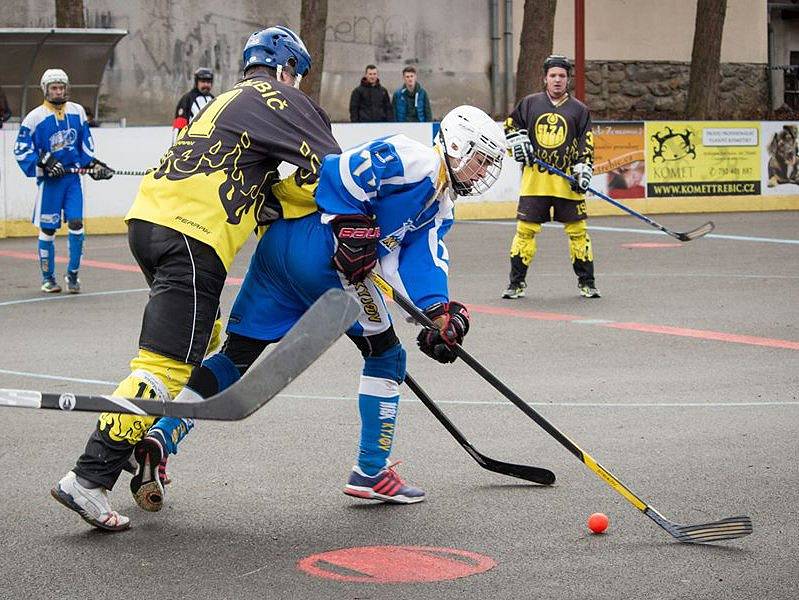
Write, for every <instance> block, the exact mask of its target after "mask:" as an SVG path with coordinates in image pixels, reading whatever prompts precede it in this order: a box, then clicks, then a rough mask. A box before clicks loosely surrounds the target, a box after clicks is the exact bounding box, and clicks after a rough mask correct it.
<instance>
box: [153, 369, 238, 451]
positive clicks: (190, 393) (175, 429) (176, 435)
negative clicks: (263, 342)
mask: <svg viewBox="0 0 799 600" xmlns="http://www.w3.org/2000/svg"><path fill="white" fill-rule="evenodd" d="M202 366H203V367H205V368H206V369H208V370H209V371H210V372H211V373H212V374H213V376H214V377H215V378H216V381H217V385H218V389H219V391H220V392H221V391H222V390H224V389H227V388H229V387H230V386H231V385H233V384H234V383H236V381H238V380H239V378H240V377H241V374H240V373H239V370H238V368H237V367H236V365H234V364H233V361H232V360H230V359H229V358H228V357H227V356H225V355H224V354H214V355H213V356H212V357H210V358H206V359H205V360H204V361H203V364H202ZM182 396H185V398H181V397H182ZM199 400H202V398H201V397H200V396H199V395H198V394H197V392H196V391H194V390H192V389H191V388H189V387H188V386H186V387H185V388H183V390H181V392H180V393H179V394H178V395H177V396H176V397H175V400H174V401H175V402H181V401H199ZM193 427H194V420H193V419H178V418H177V417H161V418H160V419H158V421H156V423H155V424H154V425H153V426H152V427H150V430H149V431H148V432H147V433H148V435H149V434H153V433H154V434H156V435H158V434H160V435H159V437H160V438H162V441H163V443H164V448H165V450H166V451H167V452H168V453H169V454H177V453H178V444H179V443H180V441H181V440H182V439H183V438H185V437H186V436H187V435H188V433H189V431H191V430H192V428H193Z"/></svg>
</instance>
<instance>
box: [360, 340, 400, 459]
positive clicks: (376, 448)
mask: <svg viewBox="0 0 799 600" xmlns="http://www.w3.org/2000/svg"><path fill="white" fill-rule="evenodd" d="M403 379H405V350H404V349H403V347H402V346H401V345H400V344H396V345H394V346H392V347H391V348H389V349H388V350H386V351H385V352H383V354H381V355H380V356H369V357H367V358H366V361H365V363H364V366H363V375H361V386H360V389H359V390H358V410H359V412H360V415H361V442H360V448H359V452H358V468H359V469H360V470H361V471H363V473H364V474H365V475H377V473H378V472H379V471H380V470H381V469H383V468H385V466H386V464H387V463H388V457H389V455H390V454H391V446H392V444H393V442H394V432H395V429H396V425H397V407H398V404H399V382H400V381H402V380H403Z"/></svg>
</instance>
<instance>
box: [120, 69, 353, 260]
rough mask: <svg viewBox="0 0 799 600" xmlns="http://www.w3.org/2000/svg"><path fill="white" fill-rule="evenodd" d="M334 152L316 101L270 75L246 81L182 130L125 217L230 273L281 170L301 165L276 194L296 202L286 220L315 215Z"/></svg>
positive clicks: (336, 150) (336, 149)
mask: <svg viewBox="0 0 799 600" xmlns="http://www.w3.org/2000/svg"><path fill="white" fill-rule="evenodd" d="M332 153H335V154H339V153H341V148H339V145H338V143H337V142H336V140H335V139H334V138H333V134H332V132H331V129H330V119H329V118H328V117H327V115H326V114H325V112H324V111H323V110H322V109H321V108H320V107H319V106H318V105H317V104H315V103H314V102H313V101H312V100H311V99H310V98H309V97H308V96H306V95H305V94H304V93H302V92H301V91H300V90H298V89H295V88H293V87H291V86H289V85H285V84H283V83H281V82H279V81H277V80H276V79H274V78H272V77H269V76H266V75H260V74H259V75H256V76H252V77H248V78H246V79H244V80H242V81H240V82H239V83H237V84H236V85H235V86H234V87H233V89H231V90H229V91H227V92H225V93H223V94H220V95H219V96H217V97H216V99H215V100H214V101H213V102H211V103H209V104H207V105H206V106H205V107H203V109H202V110H201V111H200V113H199V114H198V115H197V116H196V117H195V118H194V120H193V121H192V122H191V123H190V124H189V125H188V126H187V127H185V128H184V129H183V130H181V132H180V134H179V135H178V139H177V141H176V142H175V144H174V145H173V146H172V147H171V148H170V149H169V150H168V151H167V152H166V154H165V155H164V156H163V157H162V159H161V164H160V166H159V167H158V169H157V170H156V171H154V172H153V173H151V174H149V175H147V176H146V177H145V178H144V180H143V181H142V183H141V186H140V187H139V192H138V194H137V195H136V199H135V200H134V202H133V206H132V207H131V209H130V211H129V212H128V214H127V216H126V217H125V219H126V220H128V219H141V220H144V221H149V222H152V223H157V224H159V225H163V226H165V227H169V228H171V229H175V230H177V231H180V232H182V233H184V234H186V235H187V236H190V237H193V238H195V239H197V240H200V241H202V242H205V243H206V244H208V245H210V246H212V247H213V248H214V250H216V253H217V254H218V255H219V258H220V259H221V260H222V262H223V263H224V265H225V267H226V268H229V267H230V264H231V263H232V262H233V258H234V257H235V255H236V253H237V252H238V251H239V249H241V247H242V245H243V244H244V242H245V241H246V239H247V237H248V236H249V235H250V233H252V232H253V230H254V229H255V226H256V222H255V214H256V213H257V211H258V209H259V207H260V206H261V203H262V202H264V201H265V200H266V198H267V195H268V193H269V189H270V186H271V185H272V184H273V183H275V182H276V181H277V180H278V170H277V168H278V165H280V163H281V162H283V161H285V162H287V163H290V164H292V165H295V166H297V168H298V170H297V172H296V174H295V176H294V177H291V178H287V180H286V182H285V183H283V184H282V185H281V186H280V188H279V190H278V192H279V193H278V194H277V196H278V198H279V199H280V200H281V203H282V202H283V200H284V199H285V200H286V201H288V202H290V203H292V206H288V207H287V206H283V211H284V212H285V213H287V215H286V216H300V215H302V214H307V213H309V212H312V211H314V210H316V204H315V202H314V199H313V189H314V188H315V186H316V178H317V176H318V171H319V168H320V166H321V162H322V159H323V158H324V157H325V156H326V155H327V154H332ZM276 187H277V186H276ZM287 187H291V188H292V189H291V190H287V189H286V188H287ZM288 213H290V214H288Z"/></svg>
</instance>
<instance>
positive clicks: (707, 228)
mask: <svg viewBox="0 0 799 600" xmlns="http://www.w3.org/2000/svg"><path fill="white" fill-rule="evenodd" d="M533 163H534V164H536V165H539V166H540V167H542V168H544V169H546V170H547V171H549V172H550V173H554V174H555V175H559V176H561V177H563V178H564V179H565V180H566V181H568V182H569V183H572V184H573V183H575V179H574V177H572V176H571V175H569V174H567V173H564V172H563V171H561V170H560V169H558V168H557V167H554V166H552V165H550V164H548V163H545V162H544V161H543V160H541V159H538V158H534V159H533ZM587 191H589V192H591V193H592V194H593V195H594V196H596V197H597V198H600V199H602V200H604V201H605V202H608V203H609V204H612V205H613V206H615V207H616V208H618V209H620V210H623V211H624V212H626V213H627V214H628V215H631V216H633V217H635V218H636V219H640V220H641V221H643V222H644V223H646V224H647V225H651V226H652V227H654V228H655V229H660V231H662V232H663V233H665V234H666V235H670V236H671V237H673V238H676V239H678V240H680V241H681V242H690V241H691V240H695V239H697V238H700V237H702V236H703V235H707V234H708V233H710V232H711V231H713V229H714V228H715V227H716V226H715V225H714V224H713V221H708V222H707V223H705V224H704V225H701V226H699V227H697V228H696V229H693V230H691V231H686V232H685V233H681V232H679V231H672V230H671V229H669V228H668V227H664V226H663V225H661V224H660V223H658V222H657V221H655V220H654V219H651V218H650V217H647V216H646V215H642V214H641V213H639V212H638V211H637V210H633V209H632V208H630V207H629V206H627V205H626V204H622V203H621V202H619V201H618V200H614V199H613V198H611V197H610V196H606V195H605V194H603V193H602V192H600V191H599V190H597V189H594V188H592V187H588V189H587Z"/></svg>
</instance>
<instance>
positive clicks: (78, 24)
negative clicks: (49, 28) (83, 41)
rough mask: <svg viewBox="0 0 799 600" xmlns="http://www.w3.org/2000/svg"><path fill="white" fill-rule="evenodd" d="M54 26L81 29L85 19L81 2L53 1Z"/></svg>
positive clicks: (72, 0)
mask: <svg viewBox="0 0 799 600" xmlns="http://www.w3.org/2000/svg"><path fill="white" fill-rule="evenodd" d="M55 26H56V27H71V28H74V29H83V28H85V27H86V18H85V17H84V15H83V0H55Z"/></svg>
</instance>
